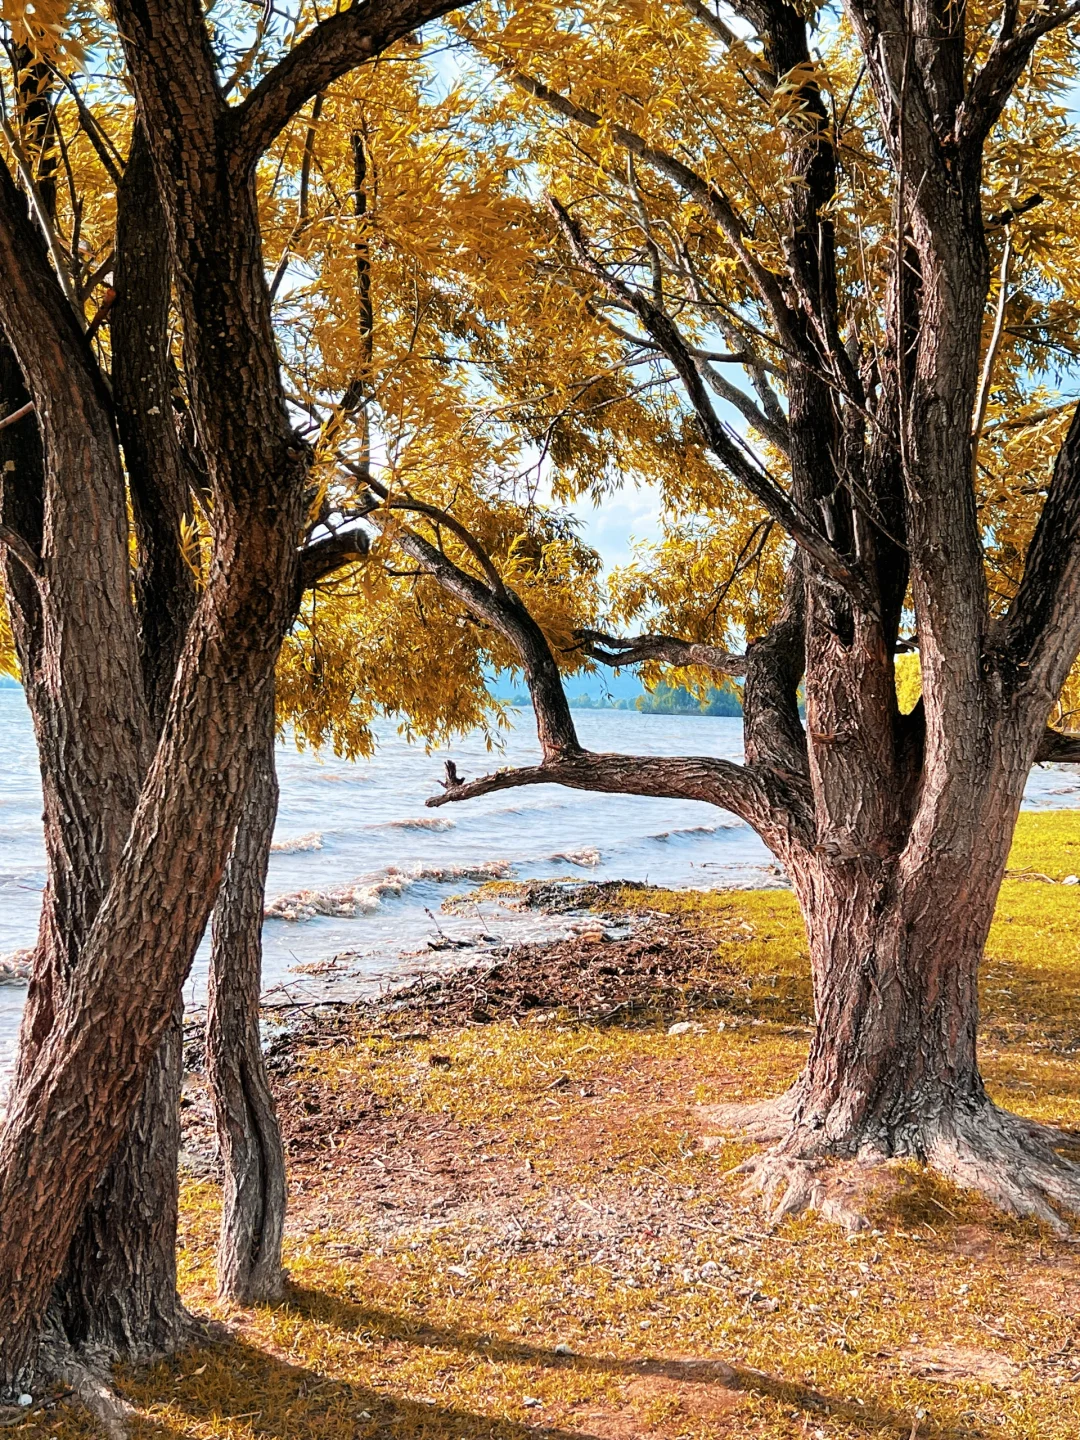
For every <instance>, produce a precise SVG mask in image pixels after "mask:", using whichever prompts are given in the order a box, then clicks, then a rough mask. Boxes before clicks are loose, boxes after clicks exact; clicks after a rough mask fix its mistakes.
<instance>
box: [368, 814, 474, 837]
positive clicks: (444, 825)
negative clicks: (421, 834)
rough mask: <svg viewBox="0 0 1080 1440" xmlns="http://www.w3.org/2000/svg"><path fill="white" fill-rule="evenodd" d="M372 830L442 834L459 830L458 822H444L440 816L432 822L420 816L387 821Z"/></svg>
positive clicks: (374, 826) (369, 827)
mask: <svg viewBox="0 0 1080 1440" xmlns="http://www.w3.org/2000/svg"><path fill="white" fill-rule="evenodd" d="M367 828H368V829H371V830H434V831H436V832H437V833H440V834H441V833H442V832H443V831H444V830H454V829H456V828H457V821H456V820H443V819H441V818H439V817H438V816H432V818H431V819H430V820H428V819H425V818H424V817H423V816H420V817H419V818H418V819H416V820H387V821H385V822H384V823H383V824H382V825H371V826H368V827H367Z"/></svg>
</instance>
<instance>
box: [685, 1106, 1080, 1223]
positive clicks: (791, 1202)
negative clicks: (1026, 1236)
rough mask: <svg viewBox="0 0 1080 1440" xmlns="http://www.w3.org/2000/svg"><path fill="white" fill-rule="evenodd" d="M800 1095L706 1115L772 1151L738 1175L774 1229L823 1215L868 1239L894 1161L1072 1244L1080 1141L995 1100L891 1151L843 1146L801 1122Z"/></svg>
mask: <svg viewBox="0 0 1080 1440" xmlns="http://www.w3.org/2000/svg"><path fill="white" fill-rule="evenodd" d="M795 1104H796V1101H795V1091H794V1090H789V1091H787V1092H786V1093H785V1094H784V1095H781V1096H779V1097H778V1098H777V1099H776V1100H770V1101H765V1102H763V1103H759V1104H756V1105H719V1106H709V1107H703V1111H702V1113H703V1115H704V1117H705V1118H706V1119H707V1120H708V1122H709V1123H710V1124H711V1125H715V1126H717V1127H718V1128H722V1129H724V1130H725V1131H727V1132H728V1133H737V1134H739V1135H740V1136H741V1137H743V1138H746V1139H750V1140H756V1141H759V1142H764V1143H768V1142H772V1146H773V1148H772V1149H770V1150H767V1151H765V1152H764V1153H763V1154H761V1155H757V1156H755V1157H754V1158H753V1159H751V1160H748V1161H746V1163H745V1164H743V1165H740V1166H738V1167H737V1173H740V1174H743V1175H745V1176H746V1177H747V1185H746V1193H748V1194H755V1195H760V1196H762V1197H763V1198H764V1200H765V1203H766V1205H767V1206H768V1208H769V1212H770V1220H771V1222H772V1223H773V1224H774V1225H775V1224H779V1223H780V1221H782V1220H784V1219H786V1218H788V1217H789V1216H794V1215H799V1214H801V1213H803V1212H804V1211H806V1210H814V1211H817V1212H818V1213H819V1214H820V1215H822V1216H824V1217H825V1218H826V1219H828V1220H832V1221H834V1222H836V1223H837V1224H839V1225H842V1226H843V1227H844V1229H846V1230H849V1231H857V1230H863V1229H865V1228H866V1227H867V1225H868V1223H869V1222H868V1221H867V1219H866V1215H865V1209H866V1207H867V1203H868V1201H869V1200H870V1199H871V1197H873V1196H874V1195H875V1194H876V1193H879V1192H880V1188H881V1181H882V1167H883V1165H885V1164H886V1163H887V1162H888V1161H890V1160H899V1159H914V1160H919V1161H921V1162H923V1163H924V1164H926V1165H928V1166H930V1167H931V1168H932V1169H934V1170H935V1171H937V1173H938V1174H940V1175H942V1176H944V1177H945V1178H946V1179H947V1180H951V1181H952V1182H953V1183H954V1184H955V1185H958V1186H960V1187H961V1188H963V1189H967V1190H974V1191H976V1192H977V1193H978V1194H980V1195H983V1196H985V1197H986V1199H988V1200H989V1201H990V1202H991V1204H993V1205H995V1206H996V1207H997V1208H998V1209H999V1210H1001V1211H1003V1212H1004V1213H1005V1214H1007V1215H1013V1216H1016V1217H1017V1218H1018V1219H1024V1220H1027V1219H1032V1220H1039V1221H1041V1222H1043V1223H1044V1224H1046V1225H1048V1226H1049V1227H1050V1228H1051V1229H1052V1230H1053V1231H1054V1232H1055V1234H1058V1235H1068V1234H1070V1233H1071V1229H1072V1227H1071V1225H1070V1224H1069V1223H1068V1220H1067V1219H1066V1215H1074V1216H1080V1163H1077V1160H1076V1159H1073V1158H1069V1157H1067V1156H1065V1155H1062V1154H1060V1153H1059V1151H1061V1150H1062V1149H1069V1150H1073V1151H1076V1152H1077V1153H1078V1154H1080V1136H1075V1135H1071V1134H1069V1133H1068V1132H1067V1131H1063V1130H1058V1129H1055V1128H1054V1127H1052V1126H1049V1125H1040V1124H1038V1123H1037V1122H1035V1121H1033V1120H1025V1119H1023V1118H1022V1117H1021V1116H1018V1115H1013V1114H1011V1113H1010V1112H1008V1111H1007V1110H1000V1109H998V1107H997V1106H996V1105H993V1104H991V1103H990V1101H989V1100H987V1101H985V1102H984V1103H983V1104H981V1105H978V1106H973V1107H971V1108H961V1107H956V1108H954V1109H952V1110H950V1111H948V1112H947V1113H945V1114H944V1115H939V1116H936V1117H931V1118H929V1119H926V1120H922V1121H919V1122H917V1123H915V1124H912V1125H909V1126H905V1127H903V1129H902V1130H899V1131H893V1132H892V1135H891V1137H890V1140H889V1143H882V1141H881V1139H879V1138H878V1137H877V1136H869V1135H868V1136H867V1138H866V1139H865V1140H863V1141H862V1142H861V1143H860V1138H859V1137H858V1136H855V1137H852V1138H851V1139H850V1140H849V1141H848V1142H847V1143H846V1144H844V1143H840V1142H838V1141H837V1140H836V1139H835V1137H830V1138H829V1139H828V1140H826V1139H825V1138H824V1136H823V1131H822V1130H821V1129H818V1128H814V1129H811V1128H809V1127H807V1126H804V1125H800V1124H798V1122H797V1121H796V1119H795Z"/></svg>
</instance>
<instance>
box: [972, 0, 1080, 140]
mask: <svg viewBox="0 0 1080 1440" xmlns="http://www.w3.org/2000/svg"><path fill="white" fill-rule="evenodd" d="M1078 15H1080V0H1074V3H1073V4H1071V5H1067V6H1066V7H1065V8H1064V9H1063V10H1054V9H1050V10H1047V11H1042V12H1041V13H1040V12H1039V11H1038V10H1037V11H1036V13H1035V14H1033V15H1032V16H1031V17H1030V18H1029V19H1028V20H1027V21H1026V22H1025V23H1024V24H1023V25H1022V26H1021V27H1020V29H1019V30H1017V29H1016V28H1015V16H1016V6H1015V4H1014V3H1013V0H1010V4H1009V5H1008V6H1007V7H1006V11H1005V18H1004V21H1003V23H1002V27H1001V30H1000V32H999V33H998V36H997V38H996V39H995V41H994V43H993V45H992V46H991V47H990V54H989V55H988V56H987V57H986V63H985V64H984V65H983V67H982V69H981V70H980V71H979V73H978V74H977V75H976V76H975V78H974V79H973V80H972V82H971V85H970V86H969V88H968V93H967V97H966V99H965V100H964V102H963V104H962V105H961V106H960V109H959V112H958V113H957V117H956V134H957V139H958V141H959V143H960V144H961V145H962V146H964V147H965V148H967V149H969V150H971V149H975V148H977V147H979V146H981V145H982V143H983V142H984V141H985V139H986V137H987V136H988V135H989V134H990V131H991V130H992V129H993V128H994V125H995V124H996V123H997V120H998V117H999V116H1000V115H1001V112H1002V111H1003V110H1004V108H1005V105H1006V102H1007V101H1008V98H1009V96H1010V95H1011V94H1012V91H1013V88H1014V86H1015V85H1016V82H1017V81H1018V80H1019V79H1020V76H1021V75H1022V74H1023V72H1024V69H1025V67H1026V66H1027V63H1028V61H1029V60H1030V59H1031V56H1032V53H1033V52H1034V50H1035V46H1036V45H1037V44H1038V43H1039V41H1040V40H1041V39H1042V38H1043V36H1044V35H1049V34H1050V32H1051V31H1053V30H1059V29H1060V28H1061V27H1062V26H1063V25H1069V24H1071V22H1072V21H1073V20H1075V19H1076V17H1077V16H1078Z"/></svg>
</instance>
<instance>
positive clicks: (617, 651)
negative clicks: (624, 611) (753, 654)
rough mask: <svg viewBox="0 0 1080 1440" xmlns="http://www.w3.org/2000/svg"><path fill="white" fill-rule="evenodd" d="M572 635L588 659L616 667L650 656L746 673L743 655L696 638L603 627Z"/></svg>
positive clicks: (661, 660) (664, 662)
mask: <svg viewBox="0 0 1080 1440" xmlns="http://www.w3.org/2000/svg"><path fill="white" fill-rule="evenodd" d="M574 637H575V639H578V640H581V641H583V648H584V650H585V653H586V655H588V656H589V657H590V658H591V659H593V660H599V661H600V663H601V664H603V665H611V666H613V667H616V668H619V667H622V666H624V665H641V664H644V663H645V662H647V661H650V660H651V661H656V662H658V663H660V664H662V665H673V666H677V667H680V668H682V667H686V666H689V665H700V666H701V667H702V668H703V669H705V670H715V671H716V672H717V674H720V675H744V674H745V673H746V656H745V655H736V654H733V653H732V652H731V651H728V650H721V649H720V648H719V646H716V645H702V644H700V643H699V642H698V641H696V640H679V639H676V638H675V637H674V636H672V635H635V636H632V637H630V638H629V639H622V638H621V637H619V636H617V635H609V634H607V633H606V632H605V631H603V630H575V631H574Z"/></svg>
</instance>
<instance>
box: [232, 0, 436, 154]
mask: <svg viewBox="0 0 1080 1440" xmlns="http://www.w3.org/2000/svg"><path fill="white" fill-rule="evenodd" d="M461 3H462V0H367V3H363V0H353V4H351V5H350V6H349V7H348V9H345V10H340V11H339V12H338V13H337V14H336V15H331V16H330V17H329V18H328V19H326V20H323V21H320V23H319V24H318V25H316V26H315V27H314V29H312V30H309V31H308V32H307V34H306V35H305V36H304V37H303V39H302V40H300V41H299V43H298V44H296V45H294V46H293V48H292V49H291V50H290V51H289V53H288V54H287V55H286V56H285V57H284V59H282V60H280V61H279V62H278V63H277V64H276V65H275V66H274V68H273V69H272V70H270V71H269V73H268V74H267V75H265V76H264V77H263V78H262V80H260V81H259V83H258V85H256V86H255V88H254V89H253V90H252V91H251V92H250V93H249V94H248V96H247V98H246V99H245V100H244V101H243V103H242V104H241V105H238V106H237V107H236V108H235V110H233V111H232V112H231V124H232V127H233V135H234V149H233V158H234V161H235V163H236V164H237V165H238V166H239V167H240V168H241V170H248V169H250V167H251V166H252V165H254V164H255V162H256V161H257V160H258V158H259V156H260V155H261V154H262V153H263V151H264V150H265V149H266V148H267V146H268V145H269V144H270V143H271V142H272V141H273V139H274V137H275V136H276V135H277V134H278V132H279V131H280V130H282V129H284V127H285V126H286V125H287V124H288V123H289V121H290V120H291V119H292V117H293V116H294V115H295V114H296V112H297V111H298V110H299V109H300V108H301V107H302V106H303V105H305V104H306V103H307V102H308V100H310V99H311V98H312V96H314V95H317V94H318V93H319V91H320V90H325V89H326V87H327V86H328V85H331V84H332V83H333V82H334V81H335V80H337V79H340V77H341V76H342V75H346V74H348V72H349V71H350V70H355V69H356V67H357V66H358V65H363V64H366V63H367V62H368V61H370V60H373V59H374V58H375V56H376V55H381V54H382V52H383V51H384V50H386V49H388V48H389V47H390V46H391V45H392V44H393V43H394V42H395V41H396V40H400V39H402V38H403V37H404V36H406V35H410V34H412V32H413V31H414V30H417V29H419V27H420V26H421V25H424V24H425V23H426V22H427V21H429V20H436V19H438V18H439V17H440V16H442V15H446V14H448V13H449V12H450V11H451V10H454V9H456V8H457V7H458V6H459V5H460V4H461Z"/></svg>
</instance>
